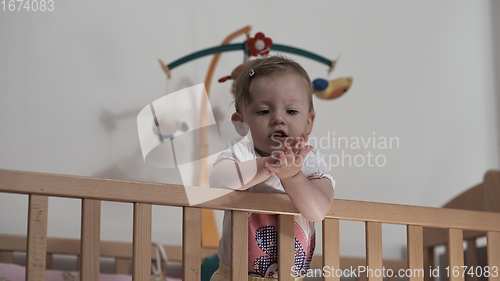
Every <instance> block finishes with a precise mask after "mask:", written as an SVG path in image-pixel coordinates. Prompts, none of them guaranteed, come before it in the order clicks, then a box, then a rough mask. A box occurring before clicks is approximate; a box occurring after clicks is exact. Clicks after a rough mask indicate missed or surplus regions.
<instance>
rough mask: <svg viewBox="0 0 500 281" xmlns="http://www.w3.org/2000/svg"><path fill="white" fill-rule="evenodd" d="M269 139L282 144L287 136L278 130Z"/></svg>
mask: <svg viewBox="0 0 500 281" xmlns="http://www.w3.org/2000/svg"><path fill="white" fill-rule="evenodd" d="M270 137H271V139H272V140H276V141H279V142H284V141H285V140H286V138H288V136H287V135H286V134H285V132H283V131H281V130H279V131H276V132H274V133H272V134H271V136H270Z"/></svg>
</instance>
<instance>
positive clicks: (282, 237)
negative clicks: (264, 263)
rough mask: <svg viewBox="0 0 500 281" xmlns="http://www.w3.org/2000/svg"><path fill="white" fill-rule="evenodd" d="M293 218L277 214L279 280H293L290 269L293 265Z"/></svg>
mask: <svg viewBox="0 0 500 281" xmlns="http://www.w3.org/2000/svg"><path fill="white" fill-rule="evenodd" d="M294 224H295V218H294V216H291V215H278V270H279V274H278V278H279V281H293V280H294V278H293V276H292V274H290V273H291V271H290V270H291V269H292V267H293V266H295V233H294V232H295V231H294V229H295V225H294Z"/></svg>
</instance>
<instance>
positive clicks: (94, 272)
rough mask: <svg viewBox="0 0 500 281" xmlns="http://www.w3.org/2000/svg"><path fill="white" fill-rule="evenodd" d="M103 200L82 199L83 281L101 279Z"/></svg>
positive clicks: (81, 266) (81, 267)
mask: <svg viewBox="0 0 500 281" xmlns="http://www.w3.org/2000/svg"><path fill="white" fill-rule="evenodd" d="M100 235H101V201H100V200H95V199H83V200H82V234H81V252H82V253H81V265H80V269H81V276H80V278H81V279H80V280H82V281H92V280H99V257H100V249H99V248H100V247H99V243H100Z"/></svg>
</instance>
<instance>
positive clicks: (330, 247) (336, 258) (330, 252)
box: [322, 218, 340, 281]
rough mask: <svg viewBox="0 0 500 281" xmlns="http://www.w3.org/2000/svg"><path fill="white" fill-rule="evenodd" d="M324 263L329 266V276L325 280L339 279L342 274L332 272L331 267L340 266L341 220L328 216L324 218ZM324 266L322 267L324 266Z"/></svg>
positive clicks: (337, 280) (333, 280) (335, 280)
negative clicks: (336, 274) (337, 274)
mask: <svg viewBox="0 0 500 281" xmlns="http://www.w3.org/2000/svg"><path fill="white" fill-rule="evenodd" d="M322 231H323V232H322V234H323V235H322V236H323V264H322V266H323V267H324V266H328V267H327V270H328V271H329V272H330V276H329V277H326V276H325V277H324V281H339V280H340V276H335V275H333V274H331V269H332V268H334V269H337V268H340V252H339V250H340V235H339V220H338V219H329V218H326V219H324V220H323V230H322ZM323 267H322V268H323Z"/></svg>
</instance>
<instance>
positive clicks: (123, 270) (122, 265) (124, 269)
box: [115, 258, 130, 274]
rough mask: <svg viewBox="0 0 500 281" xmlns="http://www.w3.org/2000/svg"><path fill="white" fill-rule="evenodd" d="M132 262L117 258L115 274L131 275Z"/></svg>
mask: <svg viewBox="0 0 500 281" xmlns="http://www.w3.org/2000/svg"><path fill="white" fill-rule="evenodd" d="M129 272H130V260H129V259H127V258H115V274H129Z"/></svg>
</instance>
